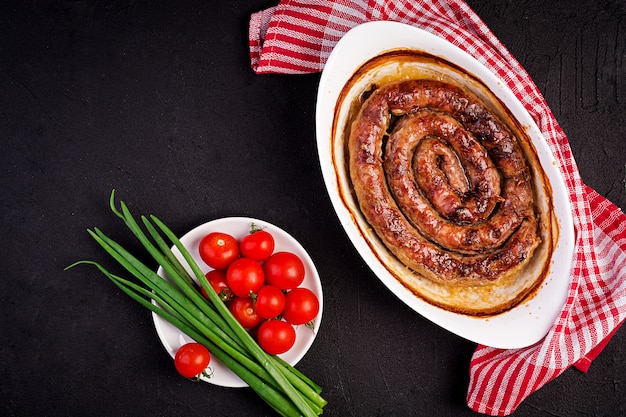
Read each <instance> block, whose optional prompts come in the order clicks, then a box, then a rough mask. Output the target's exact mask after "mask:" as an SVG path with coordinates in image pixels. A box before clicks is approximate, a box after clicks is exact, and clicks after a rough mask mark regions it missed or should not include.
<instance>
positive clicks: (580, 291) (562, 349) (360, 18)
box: [250, 0, 626, 415]
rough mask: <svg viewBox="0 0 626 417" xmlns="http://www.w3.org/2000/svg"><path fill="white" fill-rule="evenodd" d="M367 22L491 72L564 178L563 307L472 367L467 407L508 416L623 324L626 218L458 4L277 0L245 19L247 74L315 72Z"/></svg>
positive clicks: (440, 0) (476, 358) (481, 26)
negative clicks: (538, 332)
mask: <svg viewBox="0 0 626 417" xmlns="http://www.w3.org/2000/svg"><path fill="white" fill-rule="evenodd" d="M372 20H392V21H397V22H402V23H407V24H410V25H413V26H416V27H419V28H421V29H424V30H426V31H429V32H431V33H433V34H435V35H437V36H439V37H441V38H443V39H446V40H447V41H449V42H451V43H452V44H454V45H456V46H458V47H460V48H461V49H463V50H465V51H466V52H468V53H469V54H471V55H472V56H474V57H475V58H476V59H478V60H479V61H480V62H481V63H482V64H483V65H485V66H486V67H487V68H489V69H490V70H491V71H492V72H493V73H495V74H497V75H498V76H499V78H500V79H502V80H503V81H504V82H505V83H506V84H507V85H508V87H509V88H510V89H511V90H512V91H513V93H514V94H515V95H516V96H517V98H518V99H519V100H520V101H521V102H522V103H523V104H524V106H525V107H526V109H527V110H528V112H529V113H530V114H531V116H532V117H533V119H534V120H535V122H536V123H537V126H539V128H540V129H541V131H542V132H543V134H544V136H545V137H546V139H547V140H548V142H549V145H550V148H551V150H552V152H553V154H554V156H555V157H556V160H557V161H558V164H559V168H560V170H561V172H562V173H563V176H564V178H565V182H566V185H567V188H568V191H569V196H570V199H571V203H572V210H573V215H574V226H575V230H576V253H575V259H574V265H573V268H572V271H571V275H572V282H571V285H570V287H569V294H568V298H567V302H566V305H565V307H564V308H563V310H562V312H561V314H560V316H559V318H558V320H557V321H556V322H555V323H554V325H553V327H552V328H551V330H550V332H549V333H548V335H547V336H546V337H545V338H544V339H543V340H542V341H540V342H538V343H537V344H535V345H533V346H530V347H527V348H523V349H512V350H502V349H494V348H491V347H488V346H481V345H479V346H478V347H477V349H476V351H475V353H474V355H473V357H472V360H471V362H470V383H469V388H468V393H467V403H468V405H469V407H470V408H472V409H473V410H475V411H478V412H480V413H484V414H490V415H508V414H510V413H512V412H513V411H514V410H515V409H516V408H517V406H518V405H519V404H520V403H521V402H522V401H523V400H524V399H525V398H526V397H527V396H528V395H530V394H532V393H533V392H535V391H536V390H538V389H539V388H541V387H542V386H543V385H545V384H546V383H547V382H549V381H551V380H552V379H554V378H556V377H557V376H559V375H560V374H561V373H563V372H564V371H565V370H566V369H567V368H569V367H570V366H572V365H574V366H576V367H577V368H578V369H580V370H582V371H586V370H587V368H588V367H589V364H590V363H591V361H592V360H593V359H594V358H595V357H596V355H597V354H599V353H600V351H601V350H602V348H603V347H604V345H605V344H606V343H607V342H608V340H609V339H610V337H611V336H612V335H613V333H614V332H615V331H616V330H617V329H618V328H619V326H620V324H621V323H622V322H623V321H624V319H625V318H626V216H625V215H624V214H623V213H622V212H621V211H620V210H619V208H617V207H616V206H615V205H613V204H612V203H611V202H609V201H608V200H606V199H605V198H604V197H602V196H600V195H599V194H597V193H596V192H595V191H594V190H592V189H591V188H589V187H587V186H586V185H585V184H584V183H583V181H582V180H581V178H580V174H579V172H578V168H577V167H576V163H575V161H574V158H573V156H572V152H571V149H570V146H569V144H568V141H567V138H566V136H565V134H564V133H563V131H562V130H561V128H560V127H559V125H558V123H557V121H556V120H555V118H554V116H553V115H552V112H551V111H550V109H549V107H548V105H547V103H546V101H545V100H544V98H543V97H542V95H541V93H540V92H539V90H538V89H537V87H536V86H535V84H534V83H533V81H532V80H531V79H530V76H529V75H528V74H527V73H526V71H525V70H524V69H523V68H522V66H521V65H520V64H519V63H518V62H517V61H516V60H515V58H514V57H513V56H512V55H511V54H510V53H509V52H508V51H507V49H506V48H505V47H504V45H502V43H500V41H499V40H498V39H497V38H496V37H495V36H494V34H493V33H492V32H491V31H490V30H489V28H488V27H487V26H486V25H485V23H484V22H483V21H482V20H481V19H480V18H479V17H478V16H477V15H476V14H475V13H474V12H473V11H472V10H471V9H470V7H469V6H468V5H467V4H465V3H464V2H463V1H461V0H449V1H446V0H393V1H392V0H336V1H323V0H300V1H290V0H286V1H281V2H280V3H279V4H278V5H277V6H275V7H272V8H269V9H267V10H264V11H260V12H258V13H255V14H253V15H252V16H251V19H250V58H251V65H252V68H253V70H254V71H255V72H257V73H260V74H262V73H278V74H304V73H312V72H318V71H321V70H322V68H323V67H324V63H325V62H326V60H327V59H328V56H329V54H330V53H331V51H332V49H333V47H334V45H335V44H336V43H337V41H339V39H340V38H341V37H342V36H343V35H344V34H345V33H346V32H347V31H348V30H350V29H351V28H353V27H354V26H357V25H358V24H361V23H365V22H367V21H372Z"/></svg>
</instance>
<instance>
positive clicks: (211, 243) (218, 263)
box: [198, 232, 239, 269]
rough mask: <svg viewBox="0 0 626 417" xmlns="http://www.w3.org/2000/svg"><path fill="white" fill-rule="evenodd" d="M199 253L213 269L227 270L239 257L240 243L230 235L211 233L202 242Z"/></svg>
mask: <svg viewBox="0 0 626 417" xmlns="http://www.w3.org/2000/svg"><path fill="white" fill-rule="evenodd" d="M198 252H199V255H200V258H201V259H202V260H203V261H204V262H205V263H206V264H207V265H208V266H210V267H211V268H214V269H226V267H228V265H230V264H231V262H233V261H234V260H235V259H237V258H238V257H239V242H237V239H235V238H234V237H233V236H231V235H229V234H228V233H222V232H211V233H209V234H208V235H206V236H205V237H203V238H202V240H200V244H199V245H198Z"/></svg>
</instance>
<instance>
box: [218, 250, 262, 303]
mask: <svg viewBox="0 0 626 417" xmlns="http://www.w3.org/2000/svg"><path fill="white" fill-rule="evenodd" d="M226 281H227V282H228V287H229V288H230V290H231V291H232V292H233V293H234V294H235V295H236V296H239V297H247V296H249V295H250V293H253V294H256V292H257V291H258V290H259V289H260V288H261V287H262V286H263V284H264V283H265V274H264V273H263V268H262V267H261V265H260V264H259V263H258V262H257V261H255V260H253V259H249V258H238V259H236V260H234V261H233V262H232V263H231V264H230V265H229V266H228V269H227V270H226Z"/></svg>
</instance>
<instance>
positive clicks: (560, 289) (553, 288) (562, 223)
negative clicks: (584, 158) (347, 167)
mask: <svg viewBox="0 0 626 417" xmlns="http://www.w3.org/2000/svg"><path fill="white" fill-rule="evenodd" d="M399 48H408V49H416V50H420V51H423V52H426V53H428V54H431V55H435V56H437V57H440V58H443V59H445V60H446V61H448V62H451V63H453V64H455V65H457V66H459V67H461V68H463V69H464V70H465V71H466V72H468V73H470V74H473V75H474V76H475V77H477V78H478V79H479V80H481V81H482V82H483V83H484V84H485V85H486V86H487V87H488V88H489V89H490V90H491V92H492V93H493V94H495V96H496V97H498V98H499V99H500V100H501V101H502V102H503V103H504V105H505V106H506V107H507V108H508V109H509V111H510V112H511V113H512V114H513V116H514V117H515V118H516V119H517V120H518V121H519V122H520V124H521V125H522V126H525V127H527V132H528V134H529V136H530V137H531V139H532V142H533V145H534V147H535V149H536V151H537V154H538V157H539V160H540V163H541V165H542V167H543V169H544V171H545V173H546V175H547V177H548V180H549V181H550V184H551V186H552V191H553V194H552V195H553V202H554V209H555V216H556V218H557V222H558V227H559V229H560V230H559V239H558V242H557V244H556V247H555V250H554V252H553V256H552V262H551V266H550V270H549V273H548V275H547V277H546V278H545V279H544V282H543V283H542V284H541V286H540V288H539V289H538V290H537V293H536V294H535V296H533V297H529V298H528V299H527V300H525V301H523V302H522V303H520V304H518V305H517V306H516V307H514V308H513V309H511V310H509V311H506V312H504V313H501V314H499V315H495V316H490V317H484V318H480V317H475V316H468V315H463V314H458V313H453V312H450V311H448V310H444V309H442V308H439V307H436V306H434V305H432V304H429V303H427V302H426V301H424V300H423V299H421V298H419V297H417V296H416V295H415V294H413V293H412V292H411V291H410V290H408V289H407V288H406V287H404V286H403V285H402V284H400V283H399V282H398V281H397V280H396V279H395V278H394V277H393V276H392V275H391V274H390V273H389V271H388V270H387V269H386V268H385V266H384V265H383V264H382V263H381V262H380V261H379V259H378V257H377V256H375V254H374V253H373V252H372V249H371V248H370V246H369V245H368V244H367V242H366V241H365V239H364V237H363V235H362V234H361V233H360V231H359V228H358V226H357V224H356V223H355V220H354V219H353V216H352V215H351V212H350V210H349V208H348V207H347V206H346V204H347V203H346V200H345V199H344V198H343V197H342V196H341V191H340V189H341V188H342V187H343V188H344V189H345V187H346V184H342V187H340V184H338V181H344V179H343V178H342V174H340V173H338V172H336V170H335V164H334V163H333V157H334V155H333V152H334V150H333V148H332V146H333V144H332V131H333V117H334V111H335V106H336V104H337V102H338V98H339V96H340V93H341V91H342V89H343V87H344V85H345V84H346V82H347V81H348V80H349V79H350V77H351V76H352V75H353V74H354V72H355V71H356V70H357V69H358V68H359V67H361V66H362V65H363V64H364V63H365V62H367V61H368V60H370V59H371V58H373V57H375V56H378V55H380V54H381V53H383V52H387V51H390V50H395V49H399ZM316 129H317V145H318V153H319V158H320V163H321V167H322V173H323V176H324V181H325V183H326V187H327V190H328V192H329V195H330V198H331V201H332V203H333V205H334V208H335V211H336V212H337V215H338V217H339V220H340V222H341V224H342V226H343V227H344V229H345V231H346V233H347V235H348V237H349V238H350V239H351V241H352V243H353V244H354V246H355V248H356V249H357V251H358V252H359V254H360V255H361V256H362V258H363V259H364V260H365V262H366V263H367V264H368V266H369V267H370V268H371V269H372V270H373V272H374V273H375V274H376V275H377V276H378V278H379V279H380V280H381V281H382V282H383V283H384V284H385V285H386V286H387V287H388V288H389V289H390V290H391V291H392V292H393V293H394V294H395V295H396V296H397V297H398V298H400V299H401V300H402V301H403V302H404V303H406V304H407V305H408V306H409V307H410V308H412V309H413V310H415V311H416V312H418V313H420V314H421V315H423V316H424V317H426V318H427V319H429V320H431V321H433V322H434V323H436V324H438V325H439V326H441V327H443V328H445V329H447V330H449V331H451V332H453V333H455V334H457V335H459V336H461V337H464V338H466V339H468V340H471V341H473V342H476V343H481V344H485V345H488V346H493V347H497V348H504V349H508V348H520V347H524V346H528V345H531V344H533V343H536V342H537V341H539V340H541V339H542V338H543V337H544V336H545V335H546V334H547V332H548V331H549V329H550V327H551V326H552V325H553V323H554V322H555V320H556V318H557V316H558V314H559V312H560V310H561V309H562V307H563V305H564V303H565V300H566V296H567V291H568V287H569V283H570V269H571V263H572V258H573V252H574V243H575V241H574V229H573V220H572V214H571V208H570V203H569V198H568V194H567V190H566V187H565V185H564V182H563V178H562V176H561V173H560V172H559V170H558V168H557V165H556V162H555V160H554V157H553V155H552V153H551V151H550V148H549V146H548V144H547V142H546V139H545V138H544V137H543V135H542V134H541V131H540V130H539V128H538V127H537V126H536V124H535V123H534V121H533V119H532V118H531V117H530V115H529V114H528V112H527V111H526V110H525V109H524V107H523V105H522V104H521V103H520V102H519V101H518V100H517V98H516V97H515V96H514V95H513V93H512V92H511V91H510V90H509V89H508V88H507V87H506V86H505V84H504V83H503V82H502V81H501V80H500V79H498V78H497V77H496V76H495V75H494V74H493V73H491V72H490V71H489V70H488V69H487V68H486V67H484V66H483V65H482V64H481V63H480V62H479V61H477V60H476V59H474V58H473V57H472V56H470V55H469V54H467V53H465V52H464V51H462V50H461V49H459V48H457V47H455V46H454V45H452V44H450V43H449V42H447V41H445V40H443V39H441V38H439V37H437V36H435V35H432V34H430V33H428V32H425V31H423V30H420V29H417V28H414V27H411V26H408V25H404V24H400V23H395V22H386V21H380V22H370V23H365V24H362V25H360V26H357V27H355V28H354V29H352V30H351V31H350V32H348V33H347V34H346V35H345V36H344V37H343V38H342V39H341V40H340V41H339V43H338V44H337V45H336V47H335V48H334V50H333V51H332V53H331V55H330V57H329V59H328V61H327V63H326V66H325V68H324V71H323V73H322V76H321V79H320V85H319V91H318V97H317V108H316Z"/></svg>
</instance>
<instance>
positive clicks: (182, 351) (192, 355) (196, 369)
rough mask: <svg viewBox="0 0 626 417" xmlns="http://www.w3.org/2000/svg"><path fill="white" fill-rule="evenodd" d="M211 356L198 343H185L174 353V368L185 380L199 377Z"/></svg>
mask: <svg viewBox="0 0 626 417" xmlns="http://www.w3.org/2000/svg"><path fill="white" fill-rule="evenodd" d="M210 361H211V354H210V353H209V350H208V349H207V348H206V347H204V346H203V345H201V344H200V343H195V342H193V343H186V344H184V345H182V346H181V347H180V348H178V350H177V351H176V355H175V356H174V366H175V367H176V370H177V371H178V373H179V374H181V375H182V376H184V377H185V378H194V377H196V376H198V375H200V374H201V373H202V372H204V370H205V369H206V368H207V366H209V362H210Z"/></svg>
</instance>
